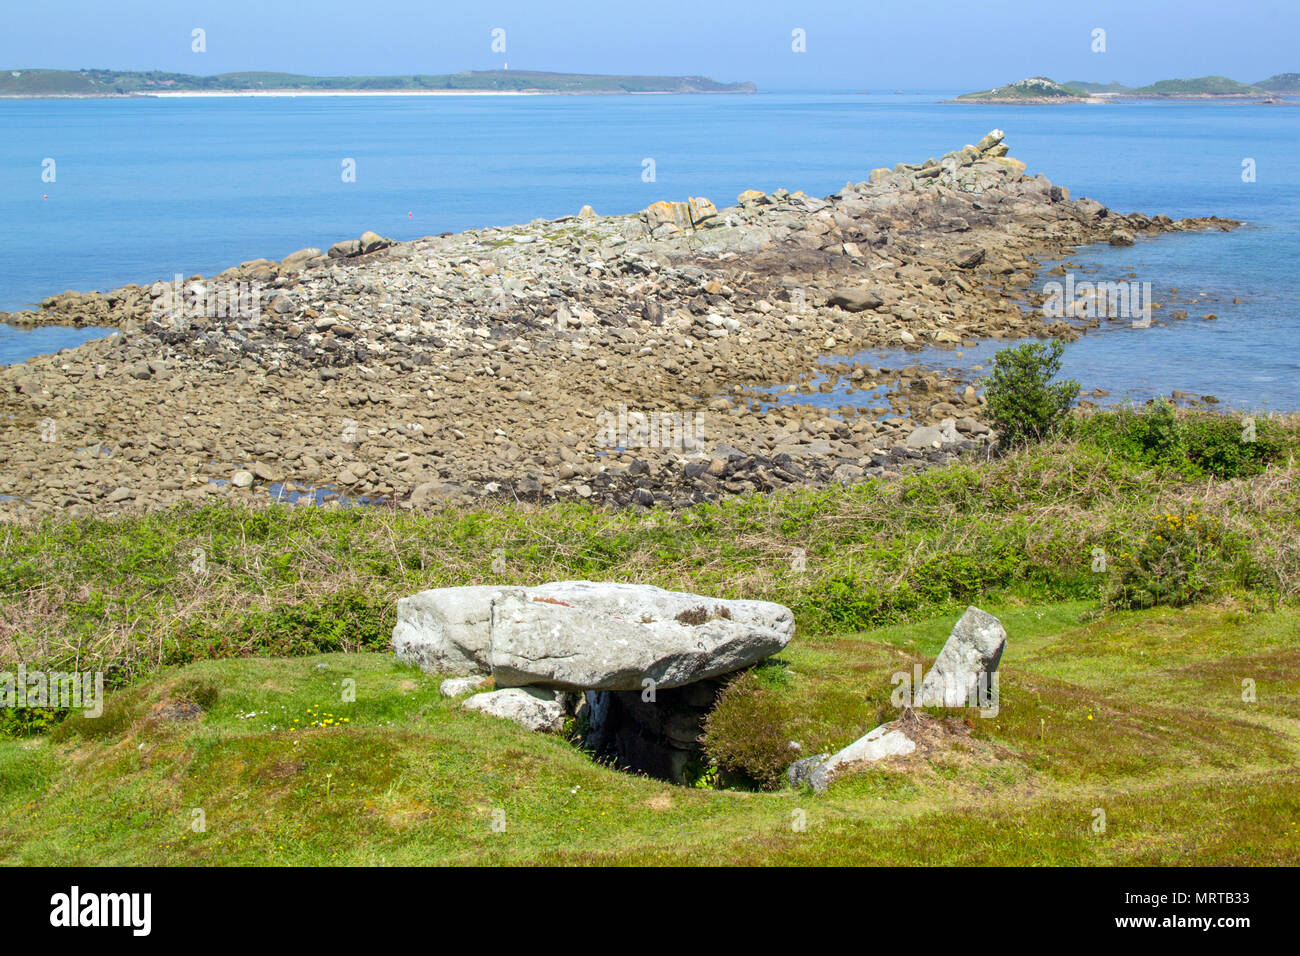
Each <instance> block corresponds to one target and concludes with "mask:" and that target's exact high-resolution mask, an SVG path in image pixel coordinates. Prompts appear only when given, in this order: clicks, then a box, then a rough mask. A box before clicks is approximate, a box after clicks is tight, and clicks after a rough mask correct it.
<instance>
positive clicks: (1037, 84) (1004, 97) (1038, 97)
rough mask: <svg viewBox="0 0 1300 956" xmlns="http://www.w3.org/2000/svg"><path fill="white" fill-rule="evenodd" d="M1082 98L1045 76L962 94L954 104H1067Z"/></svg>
mask: <svg viewBox="0 0 1300 956" xmlns="http://www.w3.org/2000/svg"><path fill="white" fill-rule="evenodd" d="M1081 99H1083V97H1082V96H1081V95H1080V94H1079V93H1077V92H1076V91H1074V90H1070V89H1066V88H1065V87H1064V86H1062V85H1061V84H1060V83H1057V82H1056V81H1055V80H1049V79H1048V78H1047V77H1045V76H1031V77H1029V78H1028V79H1025V80H1016V81H1015V82H1014V83H1008V84H1007V85H1006V86H999V87H997V88H996V89H992V90H980V91H979V92H977V93H963V94H962V95H961V96H959V97H957V99H956V100H955V101H954V102H959V103H1005V102H1024V103H1029V102H1038V103H1041V102H1055V101H1059V102H1062V103H1069V102H1072V101H1075V100H1081Z"/></svg>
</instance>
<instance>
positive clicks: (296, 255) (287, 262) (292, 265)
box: [280, 248, 321, 272]
mask: <svg viewBox="0 0 1300 956" xmlns="http://www.w3.org/2000/svg"><path fill="white" fill-rule="evenodd" d="M320 254H321V252H320V250H319V249H315V248H310V249H299V250H298V251H297V252H291V253H289V254H288V255H287V256H285V257H284V258H283V259H281V260H280V271H281V272H294V271H297V270H298V269H301V268H302V267H303V266H305V265H306V264H307V263H308V262H310V261H311V260H312V259H315V258H317V257H318V256H320Z"/></svg>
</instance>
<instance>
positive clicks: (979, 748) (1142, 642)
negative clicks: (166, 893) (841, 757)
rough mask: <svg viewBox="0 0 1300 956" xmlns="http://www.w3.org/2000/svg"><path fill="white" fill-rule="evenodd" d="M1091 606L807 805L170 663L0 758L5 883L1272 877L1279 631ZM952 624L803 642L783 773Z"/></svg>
mask: <svg viewBox="0 0 1300 956" xmlns="http://www.w3.org/2000/svg"><path fill="white" fill-rule="evenodd" d="M1092 606H1093V605H1092V603H1091V602H1072V603H1064V604H1054V605H1047V606H1041V607H1037V608H1033V607H1017V606H1003V607H992V608H990V609H991V610H992V611H994V613H997V614H998V615H999V616H1000V617H1001V618H1002V619H1003V620H1004V622H1005V623H1006V627H1007V630H1008V632H1009V634H1010V645H1009V647H1008V651H1007V654H1006V656H1005V657H1004V659H1003V663H1002V668H1001V671H1000V674H1001V691H1000V709H999V713H998V714H997V716H996V717H991V718H988V719H982V718H980V717H979V716H978V715H977V714H975V713H973V712H972V713H970V714H969V715H968V716H961V715H958V716H957V717H949V718H948V720H949V722H950V723H953V724H955V725H956V728H957V731H958V732H955V733H950V734H948V735H947V736H946V740H947V742H946V743H945V744H944V745H943V746H941V747H937V748H934V749H931V750H930V751H929V752H928V753H923V754H917V755H912V756H909V757H907V758H902V759H896V760H893V761H890V762H888V763H886V764H882V765H879V766H877V767H876V768H874V769H872V770H870V771H868V772H865V773H861V774H858V775H854V776H848V777H845V778H843V779H842V780H841V781H839V782H837V783H836V785H835V786H834V787H832V789H831V790H830V791H829V792H828V793H826V794H824V795H820V796H814V795H812V794H811V793H807V792H801V791H797V790H793V789H789V788H782V789H778V790H775V791H772V792H767V793H763V792H744V791H738V792H726V791H716V790H713V791H710V790H692V789H686V788H682V787H674V786H672V785H670V784H666V783H662V782H660V781H656V780H651V779H648V778H645V777H636V776H631V775H628V774H622V773H617V772H614V771H612V770H609V769H607V768H605V767H602V766H599V765H597V764H595V763H593V762H591V761H590V760H589V759H587V757H585V756H584V755H583V754H581V753H580V752H579V751H578V750H576V749H575V748H574V747H572V746H571V745H570V744H568V743H567V742H565V741H564V740H563V739H561V738H558V737H548V736H544V735H537V734H531V733H529V732H527V731H525V730H523V729H521V728H519V727H516V726H515V725H514V724H511V723H509V722H506V721H501V720H497V719H494V718H491V717H488V716H485V715H482V714H478V713H473V712H467V711H463V710H460V709H458V707H457V706H456V702H454V701H448V700H446V699H443V698H442V697H440V696H439V695H438V692H437V683H438V681H437V679H435V678H432V677H428V676H426V675H423V674H421V673H420V672H418V671H414V670H409V669H406V668H403V667H401V666H399V665H397V664H396V663H395V662H394V661H393V659H392V658H391V657H389V656H388V655H379V654H345V653H332V654H327V655H319V656H309V657H299V658H280V659H265V658H254V659H247V660H205V661H199V662H196V663H192V664H188V665H185V666H182V667H176V668H168V669H165V670H164V671H162V672H160V673H158V674H157V675H155V676H154V677H152V678H150V679H148V680H144V681H140V682H137V683H136V684H134V685H132V686H131V687H129V688H126V689H123V690H120V691H117V692H115V693H113V694H112V695H110V698H109V701H108V706H107V708H106V711H105V713H104V715H103V716H102V717H100V718H98V719H85V718H82V717H72V718H69V719H68V720H66V721H64V722H63V723H62V724H61V725H59V726H58V727H57V728H55V729H54V730H53V731H51V732H49V733H45V734H41V735H38V736H34V737H28V738H11V739H8V740H0V861H3V862H4V863H7V864H37V863H39V864H54V865H60V864H82V865H91V864H204V865H208V864H250V865H257V864H264V863H273V864H280V863H283V864H331V863H338V864H378V863H386V864H494V863H551V864H582V863H615V864H647V863H676V864H682V863H722V864H728V863H816V864H833V863H838V864H843V863H876V864H898V863H904V862H906V863H932V864H944V863H992V864H1001V865H1021V864H1075V863H1086V864H1172V863H1201V864H1260V863H1285V862H1289V861H1292V860H1294V859H1295V858H1296V853H1297V851H1300V828H1298V827H1297V824H1296V820H1295V814H1294V807H1295V805H1296V801H1297V800H1298V799H1300V781H1298V780H1297V778H1296V776H1295V774H1294V765H1295V761H1296V758H1297V751H1298V748H1300V648H1297V647H1296V644H1295V634H1296V633H1297V627H1298V626H1300V614H1298V613H1297V612H1296V611H1295V610H1293V609H1283V610H1279V611H1276V612H1269V611H1258V612H1255V613H1245V612H1243V611H1240V610H1231V609H1225V608H1208V607H1198V608H1183V609H1170V608H1159V609H1155V610H1149V611H1141V612H1116V613H1113V614H1111V615H1108V616H1107V617H1106V618H1104V619H1101V620H1096V619H1093V618H1094V617H1095V615H1093V614H1092V611H1091V609H1092ZM950 625H951V618H950V617H948V616H944V617H940V618H934V619H929V620H925V621H920V622H916V623H912V624H907V625H896V626H892V627H887V628H881V629H877V630H874V631H871V632H868V633H861V634H849V633H834V634H823V635H805V636H801V637H800V638H799V639H798V640H796V641H795V642H794V643H793V644H792V645H791V646H790V647H789V648H788V649H787V650H786V651H785V652H783V654H782V655H781V662H780V663H779V664H777V665H771V667H775V668H779V670H780V672H781V673H780V674H779V675H778V674H776V673H769V674H767V675H765V676H763V677H762V678H761V679H756V680H755V682H754V687H752V688H751V689H750V694H751V695H761V696H760V698H759V699H760V702H763V703H766V704H771V705H772V711H771V713H772V714H773V715H774V716H773V718H772V719H773V721H774V722H775V723H776V724H777V725H778V731H779V733H780V734H781V735H784V736H786V737H787V739H793V740H797V741H799V742H800V743H801V744H802V746H803V752H805V753H813V752H816V751H817V750H819V749H831V748H835V747H839V746H843V745H844V744H847V743H849V742H850V741H851V740H853V739H854V738H855V737H856V736H858V735H859V734H861V733H862V732H863V731H865V730H866V729H868V728H870V727H871V726H873V725H874V723H875V722H877V721H878V720H880V719H881V718H882V717H892V716H895V714H894V712H892V711H891V709H890V707H889V702H888V701H889V692H890V676H891V674H893V673H895V672H898V671H907V670H910V668H911V666H912V664H913V663H915V662H928V661H929V660H930V659H931V658H932V657H933V656H934V655H935V654H936V653H937V652H938V649H939V648H940V646H941V645H942V642H943V640H944V639H945V637H946V636H947V632H948V628H949V627H950ZM769 669H770V668H769ZM1245 678H1250V679H1252V680H1254V681H1255V686H1256V701H1255V702H1253V703H1249V702H1246V701H1244V700H1243V699H1242V680H1243V679H1245ZM348 681H353V682H355V685H354V686H355V702H354V703H345V702H344V696H345V695H344V689H345V687H347V686H348V685H347V682H348ZM749 703H750V704H752V703H753V700H751V701H749ZM724 706H725V705H724ZM713 743H715V744H717V743H719V741H716V740H715V741H713ZM736 743H737V742H736V741H732V742H731V744H733V745H734V744H736ZM733 749H743V748H739V747H733ZM1098 810H1101V811H1103V812H1104V814H1105V821H1106V827H1105V830H1104V832H1097V831H1096V829H1095V826H1094V825H1095V821H1096V820H1097V819H1098V815H1097V811H1098Z"/></svg>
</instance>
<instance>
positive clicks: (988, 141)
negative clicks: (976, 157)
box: [975, 129, 1006, 153]
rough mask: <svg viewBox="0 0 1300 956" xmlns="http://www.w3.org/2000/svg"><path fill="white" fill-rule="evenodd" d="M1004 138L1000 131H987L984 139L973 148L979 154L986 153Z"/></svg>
mask: <svg viewBox="0 0 1300 956" xmlns="http://www.w3.org/2000/svg"><path fill="white" fill-rule="evenodd" d="M1005 136H1006V133H1004V132H1002V130H1000V129H992V130H989V131H988V132H987V133H985V134H984V138H983V139H981V140H980V141H979V142H978V143H976V144H975V148H976V149H978V150H979V151H980V152H981V153H986V152H988V151H989V150H990V149H992V148H993V147H994V146H997V145H998V144H999V143H1001V142H1002V140H1003V138H1004V137H1005Z"/></svg>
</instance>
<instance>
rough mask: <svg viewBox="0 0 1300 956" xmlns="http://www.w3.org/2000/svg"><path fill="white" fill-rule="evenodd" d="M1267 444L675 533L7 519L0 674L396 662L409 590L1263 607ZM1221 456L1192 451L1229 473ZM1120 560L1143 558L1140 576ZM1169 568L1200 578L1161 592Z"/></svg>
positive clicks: (1119, 452) (1282, 451) (668, 526)
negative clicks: (552, 585) (392, 639)
mask: <svg viewBox="0 0 1300 956" xmlns="http://www.w3.org/2000/svg"><path fill="white" fill-rule="evenodd" d="M1268 427H1269V429H1270V431H1268V432H1267V433H1266V432H1264V431H1261V433H1260V434H1261V436H1262V437H1267V438H1268V442H1267V443H1264V442H1263V441H1262V440H1261V443H1260V446H1259V447H1261V448H1263V447H1265V445H1266V447H1267V449H1268V456H1269V457H1268V459H1267V460H1258V461H1256V460H1255V459H1251V468H1250V469H1249V471H1248V473H1247V474H1245V475H1243V477H1238V478H1232V479H1230V480H1227V479H1223V478H1220V477H1216V475H1215V474H1214V473H1213V471H1208V472H1207V471H1206V469H1205V468H1200V467H1197V468H1196V469H1189V466H1188V464H1187V462H1188V461H1189V457H1188V456H1189V454H1190V455H1193V457H1195V454H1194V453H1195V452H1196V449H1197V447H1201V446H1204V447H1209V448H1211V449H1218V448H1220V446H1221V445H1222V444H1223V442H1224V441H1225V440H1226V439H1225V438H1224V436H1223V435H1222V434H1217V433H1216V434H1215V435H1212V436H1211V438H1210V439H1206V438H1204V436H1201V431H1198V430H1196V429H1191V428H1186V429H1182V430H1181V431H1179V432H1178V433H1177V435H1175V436H1174V437H1173V438H1169V437H1168V435H1167V434H1166V432H1165V431H1164V430H1161V431H1159V432H1158V433H1157V434H1155V435H1154V437H1153V435H1152V430H1151V429H1149V428H1148V429H1146V430H1145V431H1140V433H1138V432H1135V430H1134V428H1133V423H1132V420H1131V419H1130V418H1125V417H1116V418H1114V419H1113V420H1111V422H1110V424H1109V426H1106V427H1102V426H1099V425H1097V424H1096V423H1095V422H1093V423H1091V424H1090V425H1089V426H1088V428H1087V429H1086V430H1083V434H1082V437H1079V438H1076V439H1074V440H1061V441H1058V442H1056V443H1054V444H1051V445H1045V446H1038V447H1035V448H1031V449H1027V450H1024V451H1021V452H1018V453H1016V454H1014V455H1011V456H1009V457H1007V458H1004V459H1000V460H995V461H992V462H973V463H967V464H960V465H955V466H951V467H947V468H942V469H933V470H930V471H926V472H923V473H920V474H916V475H913V476H910V477H907V478H904V479H902V480H895V481H874V482H869V483H866V484H863V485H859V486H855V487H853V488H849V489H842V488H834V489H824V490H798V491H792V492H789V493H785V494H778V495H771V496H764V495H752V496H743V497H738V498H731V499H727V500H724V501H722V502H721V503H719V504H717V505H708V506H702V507H699V508H697V509H694V510H692V511H689V512H685V513H682V514H680V515H670V514H665V513H654V514H635V513H631V512H622V513H611V512H608V511H603V510H600V509H598V508H596V507H594V506H590V505H586V504H580V503H572V504H561V505H558V506H549V507H537V506H529V505H526V504H521V503H506V502H489V503H484V504H483V505H482V506H480V507H477V508H472V509H469V510H454V509H448V510H445V511H439V512H425V513H416V512H402V511H392V510H387V509H380V508H356V509H343V510H337V509H333V510H332V509H326V508H316V507H312V508H289V507H285V506H269V507H265V508H261V509H257V510H248V509H240V508H234V507H228V506H218V507H212V508H205V509H199V510H191V511H186V510H173V511H167V512H162V513H158V514H152V515H147V516H143V517H138V518H127V519H117V520H109V521H105V520H96V519H85V520H76V521H69V520H48V521H45V522H44V523H41V524H39V525H29V526H18V525H9V526H4V527H0V666H10V667H12V666H13V665H14V664H15V663H16V662H18V661H24V662H26V663H27V666H28V667H29V668H35V667H43V668H44V669H46V670H56V669H68V668H74V669H78V670H101V671H104V672H105V674H106V675H107V676H106V680H108V682H109V683H110V684H112V685H114V686H125V685H127V684H129V683H130V682H132V681H134V680H136V679H139V678H140V677H143V676H147V675H149V674H151V673H154V672H156V671H157V670H158V669H159V668H160V667H165V666H168V665H174V664H182V663H187V662H190V661H195V660H203V659H219V658H227V657H247V656H252V655H265V654H270V655H293V654H314V653H321V652H330V651H358V650H365V649H370V650H375V649H382V648H384V647H385V646H386V645H387V641H388V636H389V633H390V632H391V630H392V625H393V615H394V608H395V605H396V601H397V599H398V598H399V597H401V596H403V595H406V594H410V593H412V592H414V591H418V590H421V589H423V588H428V587H438V586H449V585H462V584H482V583H519V584H536V583H540V582H543V581H547V580H556V579H563V578H590V579H595V580H624V581H638V582H645V583H651V584H658V585H661V586H664V587H669V588H678V589H685V590H693V591H697V592H700V593H708V594H716V595H719V596H723V597H732V598H736V597H754V598H763V599H767V600H775V601H780V602H782V603H784V604H786V605H788V606H789V607H791V608H792V609H793V610H794V612H795V615H796V620H797V622H798V625H799V628H800V631H801V632H802V633H852V632H856V631H860V630H862V629H864V628H871V627H878V626H882V625H886V624H890V623H895V622H907V621H914V620H918V619H921V618H924V617H927V616H930V615H934V614H937V613H940V612H945V611H954V610H956V611H959V610H960V609H962V608H964V606H965V605H966V604H967V603H969V602H972V601H974V600H976V599H978V600H981V601H993V602H997V603H1016V602H1021V603H1051V602H1056V601H1063V600H1080V599H1099V598H1101V597H1102V596H1103V595H1104V594H1106V593H1109V592H1113V591H1115V589H1116V588H1117V587H1118V586H1119V582H1122V583H1123V587H1124V589H1125V594H1137V595H1140V596H1143V597H1144V598H1145V597H1147V596H1149V595H1150V594H1151V593H1155V594H1157V595H1160V594H1177V595H1180V596H1184V597H1190V598H1193V599H1196V600H1212V599H1215V598H1216V597H1217V596H1218V595H1221V594H1225V593H1235V594H1238V595H1240V596H1241V599H1242V601H1243V602H1244V603H1246V604H1248V605H1252V606H1253V604H1256V603H1260V602H1263V603H1265V604H1268V605H1269V606H1273V605H1274V604H1276V603H1277V602H1278V601H1286V600H1289V599H1290V598H1292V597H1294V595H1295V594H1296V593H1297V590H1298V588H1300V534H1297V533H1296V532H1297V531H1298V530H1300V496H1298V495H1297V490H1296V482H1295V478H1296V470H1295V467H1294V453H1295V447H1296V445H1297V444H1298V443H1300V441H1298V439H1297V435H1298V434H1300V426H1297V425H1296V424H1295V423H1290V424H1288V425H1286V426H1285V427H1283V426H1275V425H1271V424H1270V425H1269V426H1268ZM1232 430H1233V433H1234V434H1236V433H1237V432H1238V431H1239V429H1238V428H1237V427H1236V426H1233V429H1232ZM1202 431H1203V430H1202ZM1198 436H1201V437H1199V438H1198ZM1211 439H1212V441H1211ZM1198 441H1199V442H1200V443H1201V445H1200V446H1197V445H1196V442H1198ZM1189 442H1191V443H1192V444H1191V445H1189ZM1214 454H1215V455H1217V456H1218V457H1213V456H1211V458H1210V459H1206V458H1205V456H1204V455H1202V456H1201V457H1202V459H1205V460H1210V461H1217V460H1222V458H1223V456H1222V455H1221V454H1219V453H1218V452H1217V451H1216V452H1215V453H1214ZM1233 467H1234V468H1239V467H1240V463H1239V462H1236V460H1235V459H1234V461H1233ZM1190 513H1199V514H1202V515H1204V516H1205V517H1206V518H1207V519H1210V518H1212V519H1213V520H1214V522H1215V525H1214V527H1215V529H1216V533H1215V537H1214V539H1213V540H1210V541H1201V540H1189V541H1184V542H1183V545H1182V546H1180V547H1182V550H1180V551H1179V552H1178V553H1177V554H1174V555H1172V556H1173V557H1174V558H1177V560H1176V561H1165V560H1162V558H1163V557H1164V556H1163V555H1162V554H1161V553H1159V552H1158V551H1157V552H1156V553H1153V551H1152V547H1153V545H1155V544H1156V540H1155V538H1154V537H1151V536H1150V535H1149V532H1150V530H1151V528H1152V526H1153V520H1154V519H1155V517H1156V516H1159V515H1166V514H1176V515H1183V514H1190ZM1159 546H1160V547H1163V545H1159ZM1098 549H1100V551H1101V553H1102V554H1104V555H1106V556H1108V560H1109V563H1108V564H1107V565H1106V569H1105V571H1104V573H1099V572H1098V571H1097V570H1096V568H1097V567H1098V564H1097V552H1098ZM1126 555H1128V556H1130V558H1132V556H1134V555H1136V556H1137V557H1136V558H1132V560H1129V562H1128V564H1127V565H1126V564H1125V561H1126V560H1127V559H1126V558H1125V556H1126ZM501 559H504V560H503V561H502V560H501ZM1189 562H1203V566H1201V565H1200V564H1197V565H1196V566H1195V567H1192V568H1191V569H1190V570H1189V568H1188V564H1189ZM1169 568H1172V569H1174V570H1175V571H1178V572H1179V573H1182V574H1184V575H1187V576H1188V577H1189V580H1185V581H1176V582H1172V583H1170V585H1169V587H1164V584H1165V582H1162V581H1160V580H1156V581H1154V582H1152V581H1151V580H1149V579H1150V577H1151V576H1152V575H1154V574H1164V573H1166V570H1167V569H1169ZM1152 584H1154V585H1156V586H1155V587H1154V589H1152V588H1151V587H1149V585H1152Z"/></svg>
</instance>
